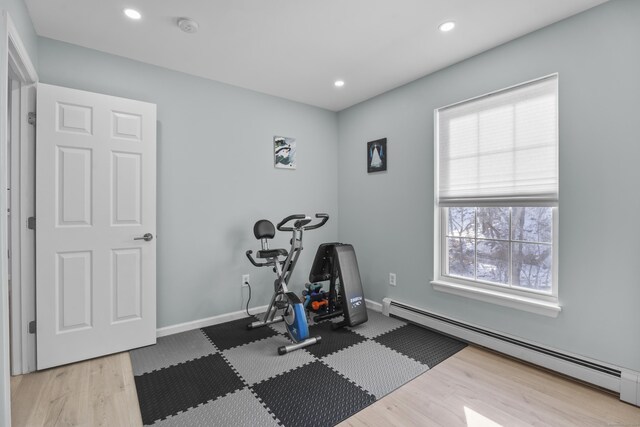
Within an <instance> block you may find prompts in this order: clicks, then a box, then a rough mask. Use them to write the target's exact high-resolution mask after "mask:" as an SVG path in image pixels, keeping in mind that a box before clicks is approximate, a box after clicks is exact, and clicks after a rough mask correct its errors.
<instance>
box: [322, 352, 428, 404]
mask: <svg viewBox="0 0 640 427" xmlns="http://www.w3.org/2000/svg"><path fill="white" fill-rule="evenodd" d="M322 362H323V363H325V364H326V365H328V366H330V367H331V368H333V369H334V370H336V371H337V372H339V373H340V374H342V375H344V376H345V377H346V378H348V379H349V380H351V381H353V382H354V383H356V384H358V385H359V386H361V387H362V388H364V389H365V390H367V391H369V392H370V393H372V394H373V395H374V396H375V397H376V398H377V399H380V398H381V397H382V396H384V395H386V394H388V393H390V392H391V391H393V390H395V389H396V388H398V387H400V386H401V385H403V384H405V383H406V382H408V381H411V380H412V379H413V378H415V377H417V376H418V375H420V374H422V373H424V372H426V371H427V370H428V369H429V367H428V366H427V365H424V364H422V363H419V362H416V361H415V360H412V359H410V358H409V357H407V356H404V355H402V354H400V353H398V352H396V351H393V350H391V349H389V348H387V347H385V346H383V345H381V344H378V343H376V342H374V341H365V342H362V343H360V344H356V345H354V346H352V347H349V348H347V349H344V350H341V351H338V352H337V353H333V354H331V355H329V356H327V357H325V358H323V359H322Z"/></svg>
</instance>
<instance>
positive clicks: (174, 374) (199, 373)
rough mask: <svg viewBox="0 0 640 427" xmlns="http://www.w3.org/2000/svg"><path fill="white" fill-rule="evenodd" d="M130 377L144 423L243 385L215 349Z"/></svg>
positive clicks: (222, 394) (175, 412)
mask: <svg viewBox="0 0 640 427" xmlns="http://www.w3.org/2000/svg"><path fill="white" fill-rule="evenodd" d="M134 379H135V382H136V389H137V390H138V401H139V403H140V412H141V414H142V421H143V423H144V424H145V425H146V424H152V423H153V422H154V421H156V420H159V419H163V418H166V417H167V416H169V415H175V414H177V413H178V412H181V411H184V410H186V409H188V408H192V407H195V406H197V405H199V404H201V403H204V402H208V401H210V400H214V399H217V398H218V397H221V396H224V395H226V394H228V393H232V392H234V391H236V390H239V389H241V388H243V387H244V386H245V384H244V383H243V382H242V380H241V379H240V377H238V375H237V374H236V373H235V372H234V371H233V369H231V367H230V366H229V365H228V364H227V362H226V361H225V360H224V358H223V357H222V356H221V355H220V354H218V353H216V354H211V355H209V356H204V357H201V358H199V359H194V360H190V361H188V362H185V363H181V364H179V365H174V366H171V367H170V368H166V369H160V370H158V371H153V372H149V373H147V374H143V375H140V376H136V377H134Z"/></svg>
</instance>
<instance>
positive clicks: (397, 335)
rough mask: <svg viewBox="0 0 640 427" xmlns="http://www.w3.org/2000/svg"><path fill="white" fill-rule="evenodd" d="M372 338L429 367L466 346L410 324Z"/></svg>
mask: <svg viewBox="0 0 640 427" xmlns="http://www.w3.org/2000/svg"><path fill="white" fill-rule="evenodd" d="M373 340H374V341H377V342H378V343H380V344H382V345H384V346H386V347H388V348H390V349H392V350H395V351H397V352H398V353H402V354H404V355H405V356H407V357H410V358H412V359H413V360H416V361H418V362H420V363H424V364H426V365H427V366H429V367H430V368H433V367H434V366H436V365H437V364H438V363H440V362H442V361H443V360H445V359H446V358H448V357H450V356H452V355H454V354H455V353H457V352H458V351H460V350H462V349H463V348H465V347H466V346H467V344H466V343H464V342H462V341H458V340H456V339H454V338H451V337H448V336H445V335H441V334H439V333H437V332H434V331H431V330H429V329H426V328H421V327H419V326H416V325H411V324H409V325H405V326H402V327H400V328H398V329H394V330H393V331H390V332H387V333H386V334H382V335H380V336H378V337H375V338H374V339H373Z"/></svg>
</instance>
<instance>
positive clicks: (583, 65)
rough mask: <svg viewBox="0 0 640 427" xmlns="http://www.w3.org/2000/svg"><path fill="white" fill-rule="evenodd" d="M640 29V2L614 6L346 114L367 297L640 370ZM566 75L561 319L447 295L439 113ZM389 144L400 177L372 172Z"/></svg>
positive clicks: (342, 178)
mask: <svg viewBox="0 0 640 427" xmlns="http://www.w3.org/2000/svg"><path fill="white" fill-rule="evenodd" d="M639 22H640V1H637V0H614V1H612V2H609V3H606V4H604V5H602V6H600V7H597V8H595V9H591V10H589V11H587V12H585V13H582V14H580V15H577V16H574V17H572V18H569V19H567V20H565V21H562V22H559V23H557V24H555V25H552V26H550V27H547V28H544V29H542V30H540V31H538V32H535V33H532V34H530V35H527V36H525V37H522V38H520V39H518V40H515V41H513V42H510V43H508V44H505V45H503V46H500V47H498V48H495V49H493V50H490V51H488V52H485V53H483V54H481V55H478V56H476V57H473V58H471V59H469V60H466V61H464V62H461V63H458V64H456V65H454V66H451V67H449V68H447V69H445V70H442V71H440V72H438V73H435V74H432V75H429V76H427V77H424V78H422V79H420V80H417V81H415V82H413V83H410V84H408V85H406V86H403V87H400V88H398V89H396V90H393V91H391V92H388V93H386V94H383V95H381V96H379V97H376V98H374V99H371V100H369V101H366V102H364V103H362V104H359V105H357V106H354V107H352V108H350V109H347V110H344V111H342V112H340V113H339V116H338V123H339V141H340V157H339V182H340V187H339V188H340V189H339V201H338V202H339V206H340V221H339V236H340V239H341V240H342V241H347V242H350V243H353V244H354V245H355V248H356V250H357V254H358V262H359V264H360V271H361V274H362V276H363V280H364V282H365V286H366V292H367V297H368V298H371V299H373V300H376V301H381V300H382V298H384V297H387V296H389V297H392V298H395V299H397V300H400V301H404V302H407V303H411V304H414V305H417V306H420V307H422V308H425V309H427V310H430V311H433V312H436V313H440V314H443V315H446V316H450V317H453V318H457V319H460V320H463V321H467V322H471V323H474V324H478V325H481V326H483V327H486V328H491V329H494V330H497V331H502V332H504V333H508V334H512V335H515V336H518V337H522V338H525V339H528V340H533V341H536V342H538V343H542V344H544V345H548V346H551V347H554V348H557V349H561V350H565V351H569V352H573V353H576V354H579V355H584V356H587V357H591V358H594V359H597V360H601V361H605V362H609V363H614V364H616V365H619V366H622V367H626V368H630V369H634V370H636V371H640V340H638V336H640V310H639V309H638V303H639V302H640V286H639V285H638V267H637V266H638V264H639V262H640V246H639V245H638V242H639V241H640V229H639V228H638V227H637V224H638V220H639V218H640V197H638V191H639V190H638V185H639V184H640V167H638V159H640V143H639V140H640V103H639V102H638V96H639V95H640V49H639V48H638V42H639V41H640V25H639V24H638V23H639ZM554 72H559V74H560V209H559V214H560V215H559V216H560V224H559V239H560V242H559V251H560V252H559V276H560V277H559V298H560V302H561V304H562V307H563V310H562V312H561V313H560V315H559V316H558V318H556V319H553V318H548V317H544V316H540V315H535V314H530V313H526V312H522V311H518V310H514V309H510V308H505V307H501V306H497V305H493V304H488V303H483V302H479V301H476V300H471V299H467V298H464V297H459V296H454V295H449V294H444V293H441V292H437V291H434V290H433V289H432V287H431V285H430V284H429V281H430V280H431V279H432V278H433V247H434V232H433V229H434V222H433V220H434V204H433V170H434V159H433V142H434V138H433V110H434V109H435V108H438V107H440V106H444V105H447V104H450V103H453V102H456V101H460V100H463V99H467V98H470V97H473V96H476V95H481V94H483V93H486V92H489V91H493V90H496V89H500V88H503V87H507V86H510V85H513V84H517V83H519V82H523V81H526V80H529V79H533V78H536V77H540V76H544V75H547V74H550V73H554ZM382 137H387V138H388V152H389V159H388V161H389V163H388V171H387V172H386V173H378V174H372V175H367V172H366V167H365V163H366V162H365V151H366V149H365V146H366V142H367V141H371V140H374V139H377V138H382ZM389 272H395V273H397V281H398V285H397V287H396V288H392V287H390V286H389V285H388V277H389Z"/></svg>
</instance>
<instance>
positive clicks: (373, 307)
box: [364, 298, 382, 313]
mask: <svg viewBox="0 0 640 427" xmlns="http://www.w3.org/2000/svg"><path fill="white" fill-rule="evenodd" d="M364 302H365V304H366V305H367V308H368V309H369V310H373V311H377V312H378V313H382V304H380V303H379V302H375V301H372V300H370V299H366V298H365V299H364Z"/></svg>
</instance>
